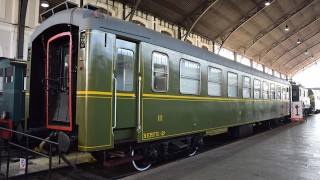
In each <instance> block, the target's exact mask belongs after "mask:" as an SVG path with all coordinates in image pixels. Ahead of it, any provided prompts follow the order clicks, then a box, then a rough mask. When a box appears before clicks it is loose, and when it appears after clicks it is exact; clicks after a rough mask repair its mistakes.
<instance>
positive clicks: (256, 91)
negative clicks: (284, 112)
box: [253, 79, 261, 99]
mask: <svg viewBox="0 0 320 180" xmlns="http://www.w3.org/2000/svg"><path fill="white" fill-rule="evenodd" d="M253 98H254V99H260V98H261V81H260V80H257V79H255V80H254V81H253Z"/></svg>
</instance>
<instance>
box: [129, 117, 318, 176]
mask: <svg viewBox="0 0 320 180" xmlns="http://www.w3.org/2000/svg"><path fill="white" fill-rule="evenodd" d="M124 179H165V180H169V179H192V180H195V179H197V180H198V179H210V180H214V179H218V180H225V179H226V180H229V179H230V180H231V179H232V180H233V179H237V180H238V179H239V180H242V179H243V180H264V179H270V180H275V179H283V180H295V179H299V180H300V179H308V180H309V179H310V180H311V179H320V114H318V115H313V116H311V117H309V118H308V121H307V122H303V123H301V124H299V123H292V124H289V125H286V126H283V127H280V128H276V129H274V130H271V131H268V132H265V133H262V134H259V135H255V136H253V137H250V138H246V139H243V140H241V141H238V142H235V143H232V144H229V145H226V146H223V147H220V148H217V149H214V150H212V151H209V152H205V153H202V154H199V155H196V156H194V157H190V158H187V159H183V160H180V161H177V162H173V163H170V164H168V165H164V166H161V167H158V168H154V169H150V170H148V171H146V172H142V173H138V174H136V175H133V176H129V177H126V178H124Z"/></svg>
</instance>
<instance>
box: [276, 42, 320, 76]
mask: <svg viewBox="0 0 320 180" xmlns="http://www.w3.org/2000/svg"><path fill="white" fill-rule="evenodd" d="M318 45H320V43H317V44H315V45H313V46H312V47H309V50H311V49H312V48H314V47H316V46H318ZM304 52H305V51H303V52H301V53H300V54H298V55H297V56H295V57H293V58H291V59H290V60H289V61H288V62H287V63H285V64H284V65H282V66H281V67H280V68H279V71H281V70H283V68H284V67H285V66H286V65H288V64H289V63H290V62H291V61H293V60H295V59H296V58H297V57H299V56H301V55H302V54H303V53H304Z"/></svg>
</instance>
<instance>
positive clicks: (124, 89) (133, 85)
mask: <svg viewBox="0 0 320 180" xmlns="http://www.w3.org/2000/svg"><path fill="white" fill-rule="evenodd" d="M119 50H121V52H122V51H123V50H124V51H127V52H131V53H132V57H131V58H132V65H133V70H132V89H131V90H127V89H126V86H125V85H124V84H123V85H124V86H123V87H122V89H118V85H119V79H118V78H119V76H118V74H117V72H118V69H117V63H118V61H119ZM121 55H123V54H121ZM135 55H136V54H135V52H134V51H132V50H131V49H126V48H118V49H117V53H116V61H115V63H114V71H115V74H116V77H117V87H116V89H117V91H120V92H135V91H136V90H135V70H136V67H135ZM126 77H127V76H125V77H124V76H123V77H122V79H123V80H124V82H125V80H127V79H125V78H126ZM128 77H130V76H128Z"/></svg>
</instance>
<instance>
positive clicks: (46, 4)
mask: <svg viewBox="0 0 320 180" xmlns="http://www.w3.org/2000/svg"><path fill="white" fill-rule="evenodd" d="M41 7H44V8H47V7H49V3H48V1H42V2H41Z"/></svg>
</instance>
